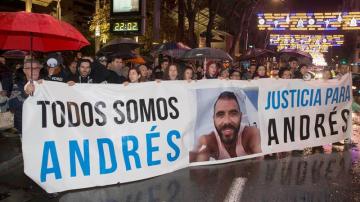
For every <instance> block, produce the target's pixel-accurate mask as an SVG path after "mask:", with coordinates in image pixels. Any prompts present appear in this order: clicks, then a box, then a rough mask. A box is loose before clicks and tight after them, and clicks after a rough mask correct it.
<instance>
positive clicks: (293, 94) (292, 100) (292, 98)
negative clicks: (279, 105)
mask: <svg viewBox="0 0 360 202" xmlns="http://www.w3.org/2000/svg"><path fill="white" fill-rule="evenodd" d="M295 92H296V90H295V89H291V90H290V93H291V108H294V103H295V100H294V99H295V98H294V97H295Z"/></svg>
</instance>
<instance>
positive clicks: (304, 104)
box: [301, 89, 309, 107]
mask: <svg viewBox="0 0 360 202" xmlns="http://www.w3.org/2000/svg"><path fill="white" fill-rule="evenodd" d="M305 93H306V94H307V95H309V90H308V89H304V90H303V91H302V92H301V106H303V107H306V106H307V105H308V104H309V100H308V99H307V98H305Z"/></svg>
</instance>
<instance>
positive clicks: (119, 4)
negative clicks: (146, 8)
mask: <svg viewBox="0 0 360 202" xmlns="http://www.w3.org/2000/svg"><path fill="white" fill-rule="evenodd" d="M137 11H139V0H113V12H114V13H123V12H137Z"/></svg>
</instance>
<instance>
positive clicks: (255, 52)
mask: <svg viewBox="0 0 360 202" xmlns="http://www.w3.org/2000/svg"><path fill="white" fill-rule="evenodd" d="M274 54H275V53H274V52H273V51H271V50H267V49H261V48H251V49H249V50H248V51H247V52H246V53H245V54H244V55H242V56H241V57H240V60H251V59H255V58H259V57H269V56H273V55H274Z"/></svg>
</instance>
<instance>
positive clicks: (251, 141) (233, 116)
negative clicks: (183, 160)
mask: <svg viewBox="0 0 360 202" xmlns="http://www.w3.org/2000/svg"><path fill="white" fill-rule="evenodd" d="M241 119H242V112H241V109H240V105H239V103H238V100H237V97H236V95H235V94H234V93H233V92H230V91H224V92H222V93H221V94H220V95H219V96H218V98H217V100H216V102H215V104H214V114H213V121H214V126H215V131H212V132H210V133H209V134H206V135H201V136H200V137H199V139H198V141H197V143H196V146H195V149H194V150H193V151H191V152H190V162H198V161H208V160H210V158H213V159H215V160H221V159H228V158H233V157H239V156H245V155H249V154H255V153H260V152H261V146H260V145H261V144H260V141H261V139H260V131H259V129H258V128H256V127H254V126H248V125H243V124H241Z"/></svg>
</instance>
